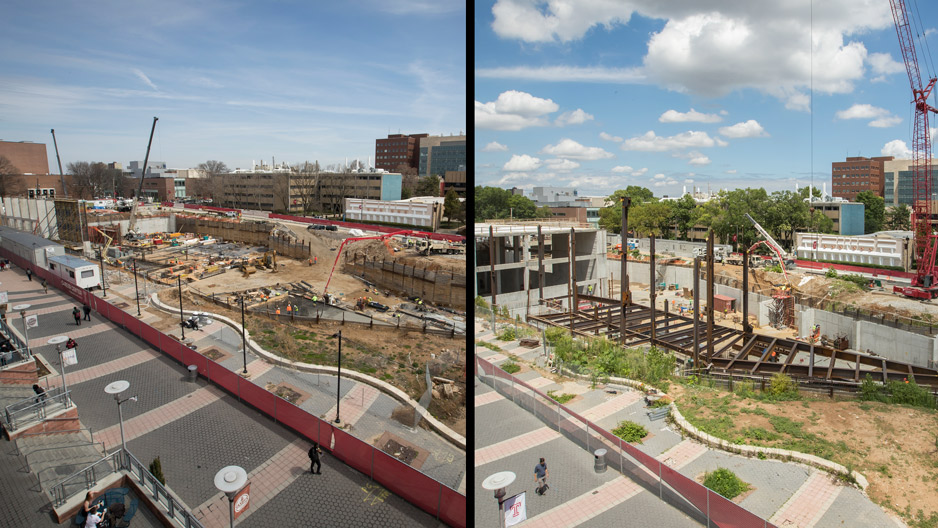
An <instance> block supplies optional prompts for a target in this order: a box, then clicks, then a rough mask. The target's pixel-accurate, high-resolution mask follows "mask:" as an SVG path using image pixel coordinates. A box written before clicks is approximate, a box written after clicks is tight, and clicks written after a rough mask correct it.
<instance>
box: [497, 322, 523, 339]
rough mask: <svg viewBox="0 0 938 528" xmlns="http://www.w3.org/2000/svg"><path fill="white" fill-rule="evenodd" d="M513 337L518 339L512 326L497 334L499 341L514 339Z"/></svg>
mask: <svg viewBox="0 0 938 528" xmlns="http://www.w3.org/2000/svg"><path fill="white" fill-rule="evenodd" d="M515 339H518V333H517V332H515V327H513V326H509V327H508V328H506V329H504V330H502V333H501V334H499V335H498V340H499V341H514V340H515Z"/></svg>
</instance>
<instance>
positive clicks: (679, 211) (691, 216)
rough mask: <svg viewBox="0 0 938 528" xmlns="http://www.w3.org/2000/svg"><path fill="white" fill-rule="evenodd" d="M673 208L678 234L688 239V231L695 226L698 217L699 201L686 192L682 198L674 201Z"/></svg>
mask: <svg viewBox="0 0 938 528" xmlns="http://www.w3.org/2000/svg"><path fill="white" fill-rule="evenodd" d="M671 210H672V213H673V215H674V216H673V219H674V226H675V227H676V228H677V232H678V236H679V237H680V238H682V239H684V240H687V232H688V231H690V230H691V228H692V227H694V222H695V221H696V218H697V202H695V201H694V197H693V196H691V195H689V194H685V195H684V196H682V197H681V199H680V200H677V201H676V202H672V208H671Z"/></svg>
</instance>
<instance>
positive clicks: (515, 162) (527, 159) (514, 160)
mask: <svg viewBox="0 0 938 528" xmlns="http://www.w3.org/2000/svg"><path fill="white" fill-rule="evenodd" d="M540 166H541V160H540V159H538V158H535V157H533V156H528V155H527V154H521V155H518V154H514V155H513V156H511V159H510V160H508V161H507V162H506V163H505V165H504V166H503V167H502V170H506V171H511V172H525V171H533V170H536V169H538V168H539V167H540Z"/></svg>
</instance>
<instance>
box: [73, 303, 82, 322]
mask: <svg viewBox="0 0 938 528" xmlns="http://www.w3.org/2000/svg"><path fill="white" fill-rule="evenodd" d="M72 317H74V318H75V324H76V325H78V326H81V310H79V309H78V307H77V306H76V307H74V308H72Z"/></svg>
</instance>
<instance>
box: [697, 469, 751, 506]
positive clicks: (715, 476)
mask: <svg viewBox="0 0 938 528" xmlns="http://www.w3.org/2000/svg"><path fill="white" fill-rule="evenodd" d="M703 484H704V486H706V487H708V488H710V489H712V490H713V491H715V492H717V493H719V494H720V495H723V496H724V497H726V498H727V499H730V500H732V499H733V498H734V497H736V496H737V495H739V494H740V493H745V492H747V491H749V484H747V483H745V482H743V481H742V480H741V479H740V478H739V477H737V476H736V473H733V472H732V471H730V470H728V469H726V468H719V469H717V470H716V471H714V472H712V473H706V474H705V476H704V483H703Z"/></svg>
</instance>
